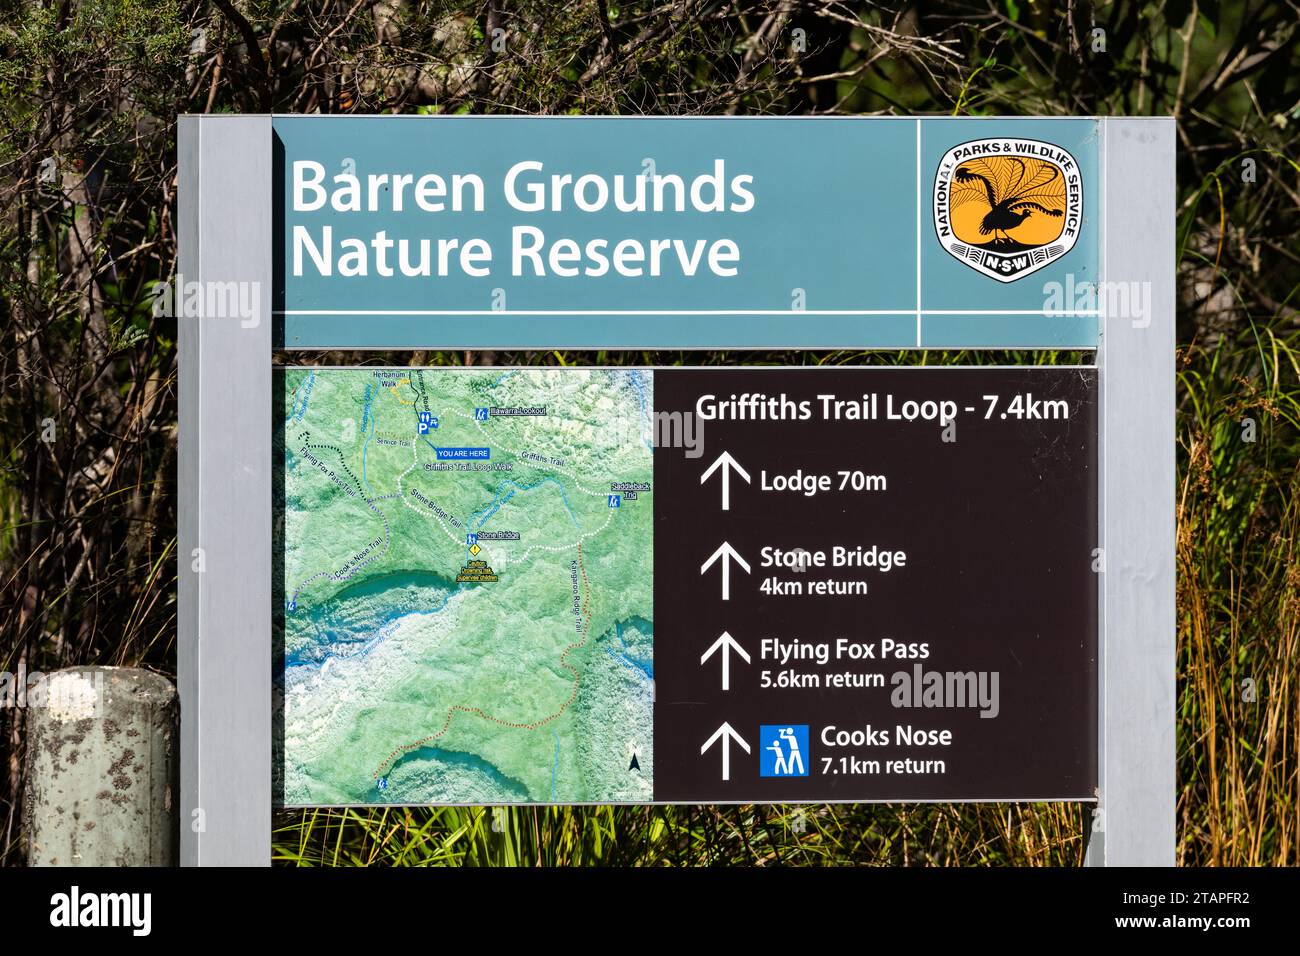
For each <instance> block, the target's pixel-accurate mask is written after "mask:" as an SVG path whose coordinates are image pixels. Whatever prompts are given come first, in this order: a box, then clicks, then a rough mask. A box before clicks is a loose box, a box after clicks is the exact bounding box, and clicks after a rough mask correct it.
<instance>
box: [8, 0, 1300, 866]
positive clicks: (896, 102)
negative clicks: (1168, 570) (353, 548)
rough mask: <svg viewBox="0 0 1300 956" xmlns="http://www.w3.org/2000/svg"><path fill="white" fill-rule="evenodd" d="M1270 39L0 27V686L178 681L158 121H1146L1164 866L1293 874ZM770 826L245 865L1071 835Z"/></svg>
mask: <svg viewBox="0 0 1300 956" xmlns="http://www.w3.org/2000/svg"><path fill="white" fill-rule="evenodd" d="M1298 27H1300V16H1298V15H1297V6H1296V5H1295V4H1294V3H1292V2H1271V0H1264V2H1252V0H1246V2H1241V3H1237V4H1221V3H1218V2H1201V0H1181V2H1146V3H1135V2H1126V0H1114V2H1109V3H1097V4H1087V3H1084V2H1081V0H1070V2H1068V3H1066V4H1064V5H1061V4H1053V3H1048V2H1033V0H1004V2H993V0H966V2H916V3H900V4H879V5H877V4H865V3H853V2H819V0H757V2H746V0H664V2H655V0H648V2H631V3H620V2H618V0H578V2H575V3H568V4H554V3H546V2H538V0H480V2H453V3H445V4H438V3H418V2H411V0H317V2H311V3H307V2H302V0H213V2H206V0H171V2H168V0H0V134H2V135H0V317H2V322H0V670H6V671H10V672H17V671H19V669H20V668H21V669H23V670H26V671H29V672H30V671H33V670H40V671H49V670H53V669H56V668H58V667H62V666H66V665H70V664H74V663H75V664H86V663H103V664H130V665H139V666H145V667H150V668H153V669H156V670H159V671H161V672H163V673H167V674H173V673H174V668H175V623H176V620H175V618H176V613H175V612H176V603H175V602H176V574H177V562H176V554H175V547H176V536H175V535H176V486H175V482H176V375H177V367H176V329H175V322H174V321H169V320H167V319H158V318H154V316H153V315H152V310H151V307H150V294H151V291H152V285H153V283H154V282H156V281H158V280H160V279H163V278H165V277H169V276H171V275H173V274H174V272H175V266H176V248H175V232H174V216H175V210H174V199H175V195H174V194H175V187H176V178H175V174H176V168H175V129H176V127H175V118H176V116H177V114H178V113H202V112H266V111H272V110H273V111H277V112H308V113H312V112H322V113H339V112H423V113H457V112H496V113H566V112H571V113H618V114H637V113H650V114H654V113H662V114H686V113H704V114H724V113H726V114H734V113H768V114H791V113H802V114H818V115H831V114H853V113H856V114H868V113H920V114H958V115H963V114H964V115H1007V114H1020V113H1032V114H1043V115H1069V114H1099V115H1145V114H1153V115H1171V116H1173V117H1175V118H1176V119H1177V121H1178V136H1179V142H1180V145H1181V150H1180V153H1179V158H1178V170H1177V178H1178V198H1179V206H1178V217H1179V231H1178V237H1179V249H1178V270H1179V278H1180V301H1179V313H1178V342H1179V376H1180V378H1179V393H1178V396H1179V417H1178V448H1177V454H1178V464H1179V489H1178V493H1179V498H1178V517H1179V533H1178V573H1179V577H1178V621H1179V633H1178V693H1179V699H1178V702H1179V715H1178V721H1179V723H1178V781H1179V793H1178V859H1179V861H1180V862H1181V863H1184V864H1205V865H1218V864H1282V865H1285V864H1295V863H1296V862H1297V839H1300V763H1298V761H1297V744H1298V741H1297V728H1298V727H1300V686H1298V683H1300V673H1298V670H1300V668H1298V666H1297V665H1298V664H1300V636H1298V635H1300V562H1298V561H1297V554H1298V552H1297V532H1298V531H1300V506H1298V505H1297V500H1296V494H1295V492H1296V488H1297V482H1298V481H1300V474H1298V473H1297V463H1298V462H1300V455H1298V454H1297V452H1298V451H1300V431H1298V429H1297V426H1298V425H1300V421H1298V420H1297V412H1298V406H1297V397H1298V396H1300V381H1298V380H1300V366H1298V365H1297V346H1298V345H1300V341H1298V337H1297V321H1296V320H1297V311H1296V308H1295V305H1294V297H1295V292H1296V286H1297V282H1298V281H1300V244H1297V241H1296V238H1295V237H1296V233H1297V230H1298V229H1300V216H1298V215H1297V214H1298V212H1300V183H1298V182H1297V171H1298V169H1300V167H1297V166H1296V159H1297V151H1296V130H1297V128H1300V43H1297V42H1296V31H1297V29H1298ZM680 358H681V357H680V356H675V355H672V354H665V353H659V354H655V355H639V354H632V355H629V354H608V355H605V354H601V355H583V356H576V355H561V354H552V353H539V354H529V355H521V356H516V355H505V354H502V355H492V354H487V353H478V354H468V353H402V354H398V355H387V356H385V355H380V356H374V355H373V354H369V355H367V356H365V357H364V360H366V361H382V362H398V363H403V364H404V363H408V362H409V363H411V364H422V363H428V364H443V363H447V364H454V363H476V364H489V363H506V362H512V361H521V362H544V363H551V362H554V363H564V362H583V363H588V362H604V361H609V362H638V363H641V362H649V363H656V364H671V363H673V362H675V361H678V360H680ZM691 358H692V360H693V361H698V360H699V357H698V356H695V355H693V356H692V357H691ZM989 358H990V357H989V356H977V355H952V354H938V353H930V354H929V355H925V356H920V357H915V358H910V359H899V358H898V357H896V356H892V355H889V354H887V353H881V354H865V355H863V354H845V353H792V354H781V355H767V354H764V355H753V354H745V355H744V356H743V357H742V356H730V357H728V356H726V355H713V356H710V357H709V358H708V359H707V360H708V361H717V362H727V361H745V362H774V363H785V364H807V363H850V362H852V363H871V362H892V361H900V360H906V361H913V360H919V361H928V362H937V361H981V360H987V359H989ZM1022 358H1025V357H1022ZM1053 358H1054V357H1053V356H1036V357H1033V358H1032V359H1031V360H1035V361H1052V360H1053ZM280 359H281V360H282V361H302V360H303V356H281V357H280ZM315 360H318V361H320V362H322V363H331V364H334V363H337V364H343V363H350V362H360V361H362V360H363V359H362V357H361V356H354V355H348V354H344V353H330V354H327V355H319V356H316V357H315ZM1246 420H1250V422H1252V423H1253V427H1254V429H1255V434H1254V435H1253V437H1255V439H1256V440H1255V441H1253V442H1252V441H1247V440H1244V439H1245V437H1246V436H1247V434H1248V433H1249V431H1250V428H1251V426H1250V425H1247V424H1245V422H1246ZM1167 452H1168V450H1166V449H1152V450H1151V454H1153V455H1159V454H1166V453H1167ZM1244 681H1252V682H1253V686H1254V688H1255V696H1254V699H1253V700H1250V699H1247V698H1249V696H1250V695H1248V694H1244V693H1243V687H1244V686H1245V685H1243V682H1244ZM24 717H25V713H24V711H23V710H22V709H21V708H7V709H0V861H3V862H5V863H9V864H16V863H21V862H22V859H23V833H22V829H21V823H20V819H21V818H20V809H21V808H20V799H21V793H22V784H23V772H24V771H23V759H22V758H23V737H24V730H23V729H24V722H25V721H24ZM802 819H803V823H804V825H803V826H802V827H801V825H800V818H798V817H796V816H795V815H794V812H793V810H792V809H791V808H782V807H767V808H759V807H738V808H737V807H728V808H722V807H716V808H715V807H695V808H653V809H610V808H591V809H573V810H568V809H560V810H555V809H529V810H514V811H510V812H507V813H505V814H504V815H503V817H501V818H500V819H499V820H498V821H497V824H498V825H497V827H496V828H494V827H493V826H492V823H493V820H492V818H491V817H490V816H489V815H486V814H484V813H483V812H482V811H477V810H460V809H449V810H411V811H407V810H391V809H389V810H377V811H374V812H370V813H365V812H356V811H351V810H332V811H317V812H311V811H295V812H292V813H288V812H284V813H278V814H277V815H276V818H275V827H276V831H275V855H276V859H277V861H279V862H283V863H308V864H313V863H323V864H333V863H337V864H367V863H385V864H426V863H453V864H471V865H473V864H510V863H520V864H586V863H615V864H643V865H650V864H667V865H678V864H714V863H737V864H744V863H751V864H776V863H796V864H802V863H887V864H1004V863H1014V864H1056V865H1060V864H1064V865H1072V864H1077V863H1078V862H1080V860H1081V858H1082V853H1083V845H1084V840H1083V837H1084V833H1085V830H1086V828H1087V826H1088V821H1087V819H1086V808H1083V807H1078V806H1071V805H1056V804H1040V805H1002V806H981V807H954V806H893V807H867V806H862V807H857V806H835V807H825V808H820V807H819V808H811V810H810V811H809V813H808V815H807V816H806V817H804V818H802ZM801 829H802V832H800V830H801Z"/></svg>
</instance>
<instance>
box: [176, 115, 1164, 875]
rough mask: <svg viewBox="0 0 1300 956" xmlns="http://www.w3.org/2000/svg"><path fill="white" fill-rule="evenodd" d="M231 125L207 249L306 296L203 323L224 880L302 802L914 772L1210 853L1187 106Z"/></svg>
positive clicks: (191, 525) (191, 484)
mask: <svg viewBox="0 0 1300 956" xmlns="http://www.w3.org/2000/svg"><path fill="white" fill-rule="evenodd" d="M181 133H182V135H181V140H180V152H181V169H182V176H181V183H180V196H181V204H180V210H179V213H180V214H179V219H178V221H179V224H180V235H181V248H182V261H181V267H182V272H183V273H184V276H185V279H186V280H187V281H189V282H193V283H194V284H195V286H196V288H197V289H198V290H199V291H200V292H202V291H203V290H205V289H209V288H213V287H220V288H223V289H226V290H228V289H229V288H230V284H231V283H234V284H235V287H236V288H242V287H241V286H240V283H250V284H252V287H253V288H254V289H255V290H260V289H270V290H271V294H270V295H268V296H264V297H260V298H259V297H257V296H249V297H248V300H247V301H250V302H252V303H254V307H253V308H251V309H250V310H247V311H249V313H250V314H248V315H244V314H240V315H239V316H237V317H238V318H239V319H240V321H238V322H234V321H231V316H229V315H212V314H205V315H194V314H190V315H186V314H185V313H183V312H182V318H181V323H180V324H181V336H182V349H181V350H182V369H183V371H182V379H181V381H182V418H181V465H180V483H181V493H182V499H183V500H182V509H181V510H182V514H183V515H184V517H183V520H182V527H181V529H180V530H181V535H180V536H181V553H182V556H183V557H184V556H187V555H189V556H193V557H194V562H195V563H194V565H193V566H192V568H191V569H189V570H188V571H187V570H185V569H183V573H182V576H181V577H182V581H181V594H180V599H181V624H180V631H181V633H180V640H179V648H180V652H179V656H180V661H179V669H180V685H181V686H180V690H181V695H182V699H183V701H185V702H186V709H185V715H186V716H185V721H184V724H183V728H182V737H183V740H182V800H183V801H184V805H185V806H186V807H188V808H191V809H190V817H191V820H192V821H193V825H192V826H191V828H190V833H189V834H187V835H186V841H185V847H184V851H185V855H186V859H187V861H188V862H191V863H199V864H203V863H222V862H248V861H253V860H257V859H259V858H260V859H263V860H264V859H265V858H266V855H267V841H268V840H269V830H270V826H269V824H270V819H269V814H270V808H271V806H272V804H273V803H281V804H284V805H289V806H302V805H310V806H318V805H341V804H348V805H354V804H356V805H376V804H391V803H408V804H409V803H438V804H444V803H445V804H451V803H454V804H513V803H611V802H620V803H651V802H687V803H694V802H710V803H714V802H755V801H780V802H826V801H876V800H879V801H921V800H941V801H946V802H961V801H993V800H998V801H1001V800H1081V801H1088V802H1090V803H1092V804H1093V811H1092V827H1091V832H1090V834H1089V837H1090V839H1089V860H1090V861H1091V862H1095V863H1102V862H1104V863H1108V864H1113V863H1125V862H1128V863H1154V862H1168V861H1170V860H1172V852H1173V851H1172V847H1173V716H1172V715H1173V700H1174V694H1173V690H1174V687H1173V570H1172V542H1173V511H1172V508H1173V458H1172V448H1173V445H1172V424H1173V421H1172V416H1173V366H1172V359H1173V252H1172V250H1173V192H1172V185H1171V183H1172V143H1173V139H1172V124H1171V123H1169V122H1167V121H1149V120H1132V121H1129V120H1103V119H1086V118H1085V119H1077V118H1067V119H1054V120H1041V119H1020V120H1012V119H999V120H981V121H975V120H965V119H933V120H917V119H901V118H889V119H850V118H837V119H781V120H777V119H770V118H763V119H669V118H637V119H631V118H628V119H615V118H579V117H574V118H477V117H463V118H427V117H403V118H399V117H367V118H362V117H349V118H334V117H274V118H271V117H203V118H189V119H186V120H185V121H183V122H182V126H181ZM1111 223H1114V224H1115V225H1114V226H1111V225H1109V224H1111ZM179 281H180V280H179V277H178V282H179ZM199 298H200V300H202V299H203V297H202V296H200V297H199ZM208 301H211V299H210V298H209V299H208ZM241 301H243V300H241ZM178 311H179V310H178ZM276 348H279V349H281V350H285V351H289V352H297V351H301V350H313V349H407V348H419V349H438V348H446V349H462V348H465V349H471V348H473V349H510V350H515V349H560V348H564V349H576V348H602V349H607V348H623V349H693V348H700V349H728V348H729V349H777V348H783V349H786V348H788V349H831V348H851V349H857V350H867V349H934V348H944V349H980V348H983V349H1006V348H1017V349H1052V350H1070V351H1071V352H1072V353H1075V354H1073V355H1072V358H1071V360H1072V361H1075V362H1076V364H1072V365H1060V364H1052V363H1051V362H1049V363H1047V364H1044V365H1042V366H1038V365H1033V366H1003V367H987V366H966V367H947V366H945V367H941V368H926V367H910V368H902V367H897V368H895V367H870V366H865V367H863V366H859V367H840V368H785V369H782V368H758V367H726V368H691V367H656V368H628V367H605V368H577V369H575V368H564V369H554V368H548V369H542V368H521V367H502V368H491V369H482V368H471V369H446V368H419V367H414V368H388V367H382V366H376V367H358V368H325V367H315V368H306V367H289V368H285V369H283V370H280V371H275V370H273V369H272V367H271V355H272V351H273V349H276ZM268 407H270V408H272V409H274V416H273V421H274V423H275V427H274V428H272V429H267V428H266V421H267V419H266V409H267V408H268ZM273 661H274V666H273V663H272V662H273ZM273 687H274V689H275V690H274V701H273V700H272V694H271V693H269V692H268V690H269V689H270V688H273ZM272 741H275V742H276V746H277V749H276V751H275V754H274V758H273V754H272Z"/></svg>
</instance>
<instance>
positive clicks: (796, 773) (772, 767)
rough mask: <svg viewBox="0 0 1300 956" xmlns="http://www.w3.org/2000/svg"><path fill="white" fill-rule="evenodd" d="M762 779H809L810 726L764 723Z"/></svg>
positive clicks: (760, 732) (760, 765)
mask: <svg viewBox="0 0 1300 956" xmlns="http://www.w3.org/2000/svg"><path fill="white" fill-rule="evenodd" d="M758 739H759V747H760V753H761V756H760V760H759V771H758V772H759V776H763V777H806V776H808V764H807V763H806V761H807V760H808V759H809V752H808V725H807V724H764V725H762V726H761V727H759V737H758Z"/></svg>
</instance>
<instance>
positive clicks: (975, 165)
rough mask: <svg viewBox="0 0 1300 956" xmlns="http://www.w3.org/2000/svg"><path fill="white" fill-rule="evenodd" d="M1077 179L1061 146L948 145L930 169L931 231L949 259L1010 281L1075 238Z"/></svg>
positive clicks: (1079, 212)
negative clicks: (935, 169) (934, 170)
mask: <svg viewBox="0 0 1300 956" xmlns="http://www.w3.org/2000/svg"><path fill="white" fill-rule="evenodd" d="M1082 221H1083V183H1082V181H1081V177H1080V174H1079V164H1078V163H1077V162H1075V159H1074V157H1073V156H1071V155H1070V154H1069V153H1068V152H1067V151H1066V150H1064V149H1062V148H1061V147H1059V146H1054V145H1052V144H1051V143H1043V142H1039V141H1038V140H1033V139H1014V138H1006V139H977V140H973V141H971V142H969V143H962V144H961V145H959V146H954V147H953V148H952V149H950V150H948V152H946V153H944V155H943V158H942V159H941V160H940V161H939V170H938V172H937V173H936V174H935V177H934V231H935V233H936V234H937V235H938V237H939V243H940V244H941V245H942V246H943V247H944V249H946V250H947V251H948V254H949V255H950V256H952V257H953V258H954V259H959V260H960V261H961V262H963V263H965V264H966V265H968V266H970V267H971V268H972V269H974V270H975V271H976V272H982V273H984V275H986V276H989V277H991V278H994V279H997V280H998V281H999V282H1014V281H1015V280H1016V279H1019V278H1021V277H1022V276H1027V275H1029V273H1031V272H1035V271H1037V270H1038V269H1041V268H1042V267H1043V266H1045V265H1047V264H1048V263H1049V262H1052V261H1054V260H1056V259H1059V258H1061V256H1063V255H1065V254H1066V253H1067V252H1069V251H1070V250H1071V249H1072V248H1074V243H1075V241H1076V240H1077V239H1078V238H1079V228H1080V226H1081V224H1082Z"/></svg>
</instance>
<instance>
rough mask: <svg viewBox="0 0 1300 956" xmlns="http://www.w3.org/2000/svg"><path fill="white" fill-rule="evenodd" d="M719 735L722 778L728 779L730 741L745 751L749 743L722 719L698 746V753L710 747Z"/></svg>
mask: <svg viewBox="0 0 1300 956" xmlns="http://www.w3.org/2000/svg"><path fill="white" fill-rule="evenodd" d="M719 737H721V738H722V779H723V780H730V779H731V742H732V741H733V740H734V741H735V742H736V743H738V744H740V746H742V747H743V748H745V753H749V744H747V743H745V738H744V737H742V736H740V734H738V733H736V732H735V731H734V730H733V729H732V727H731V724H729V723H727V722H726V721H725V720H724V721H723V722H722V726H721V727H719V728H718V729H717V730H715V731H714V732H713V736H712V737H710V738H709V739H708V740H706V741H705V742H704V746H703V747H701V748H700V753H701V754H703V753H704V752H705V751H706V750H708V749H709V748H710V747H712V746H713V745H714V743H716V742H717V740H718V738H719Z"/></svg>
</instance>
